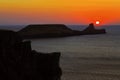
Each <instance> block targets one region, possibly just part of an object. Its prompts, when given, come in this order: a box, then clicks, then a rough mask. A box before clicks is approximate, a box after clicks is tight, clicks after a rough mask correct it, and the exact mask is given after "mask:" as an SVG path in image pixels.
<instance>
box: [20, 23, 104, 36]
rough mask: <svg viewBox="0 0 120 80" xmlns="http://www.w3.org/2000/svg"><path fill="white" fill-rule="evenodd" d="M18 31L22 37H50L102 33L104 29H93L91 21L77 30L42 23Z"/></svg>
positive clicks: (60, 25) (62, 25)
mask: <svg viewBox="0 0 120 80" xmlns="http://www.w3.org/2000/svg"><path fill="white" fill-rule="evenodd" d="M18 33H19V34H20V35H21V36H22V37H23V38H51V37H66V36H75V35H88V34H104V33H106V31H105V29H99V30H98V29H95V28H94V24H93V23H91V24H90V25H89V26H88V27H87V28H86V29H85V30H83V31H77V30H72V29H70V28H68V27H67V26H66V25H64V24H44V25H28V26H27V27H25V28H23V29H22V30H20V31H18Z"/></svg>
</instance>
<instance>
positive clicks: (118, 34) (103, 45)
mask: <svg viewBox="0 0 120 80" xmlns="http://www.w3.org/2000/svg"><path fill="white" fill-rule="evenodd" d="M70 27H71V28H72V29H77V30H81V29H84V28H83V27H82V28H81V27H77V26H70ZM105 28H106V30H107V34H101V35H84V36H74V37H64V38H52V39H34V40H32V48H33V49H35V50H37V51H40V52H61V53H62V54H64V56H65V55H66V56H70V57H120V27H119V26H112V27H107V26H106V27H105Z"/></svg>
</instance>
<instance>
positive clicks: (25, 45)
mask: <svg viewBox="0 0 120 80" xmlns="http://www.w3.org/2000/svg"><path fill="white" fill-rule="evenodd" d="M59 59H60V53H59V52H53V53H40V52H36V51H34V50H32V49H31V42H30V41H23V39H22V38H21V37H20V36H19V35H18V33H17V32H13V31H9V30H0V74H1V75H0V80H59V79H60V77H61V74H62V71H61V68H60V66H59Z"/></svg>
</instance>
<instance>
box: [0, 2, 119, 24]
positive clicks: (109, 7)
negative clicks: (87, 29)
mask: <svg viewBox="0 0 120 80" xmlns="http://www.w3.org/2000/svg"><path fill="white" fill-rule="evenodd" d="M119 14H120V0H1V1H0V24H29V23H65V24H79V23H80V24H81V23H83V24H85V23H89V22H94V21H96V20H100V21H101V22H102V23H103V24H108V23H119V22H120V15H119Z"/></svg>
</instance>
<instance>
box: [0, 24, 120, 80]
mask: <svg viewBox="0 0 120 80" xmlns="http://www.w3.org/2000/svg"><path fill="white" fill-rule="evenodd" d="M67 26H68V27H69V28H71V29H73V30H80V31H82V30H84V29H85V28H86V27H87V25H67ZM24 27H25V25H7V26H6V25H0V28H1V29H9V30H14V31H19V30H20V29H22V28H24ZM96 28H98V29H100V28H105V29H106V32H107V33H106V34H97V35H80V36H71V37H62V38H47V39H29V40H31V46H32V49H33V50H36V51H38V52H45V53H46V52H47V53H51V52H61V58H60V66H61V68H62V70H63V76H62V80H104V79H101V78H98V77H97V78H96V79H95V78H91V79H90V78H88V79H85V78H84V77H83V76H82V79H81V77H79V76H80V74H79V73H80V71H81V69H83V68H80V66H81V64H84V63H85V64H92V62H93V61H95V60H96V59H102V60H103V59H108V58H110V59H119V58H120V25H103V26H99V27H96ZM81 59H82V61H81ZM86 60H87V61H86ZM90 60H93V61H90ZM89 61H90V63H89ZM98 62H99V63H102V61H98ZM103 62H104V61H103ZM106 63H108V62H106ZM119 63H120V62H119ZM94 64H95V63H94ZM96 64H97V63H96ZM84 66H85V65H84ZM89 68H90V67H89ZM84 69H85V68H84ZM86 69H87V67H86ZM86 69H85V70H86ZM90 69H91V68H90ZM119 71H120V70H119ZM108 78H109V77H107V78H106V77H105V80H117V79H115V78H113V79H108ZM118 80H119V79H118Z"/></svg>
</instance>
